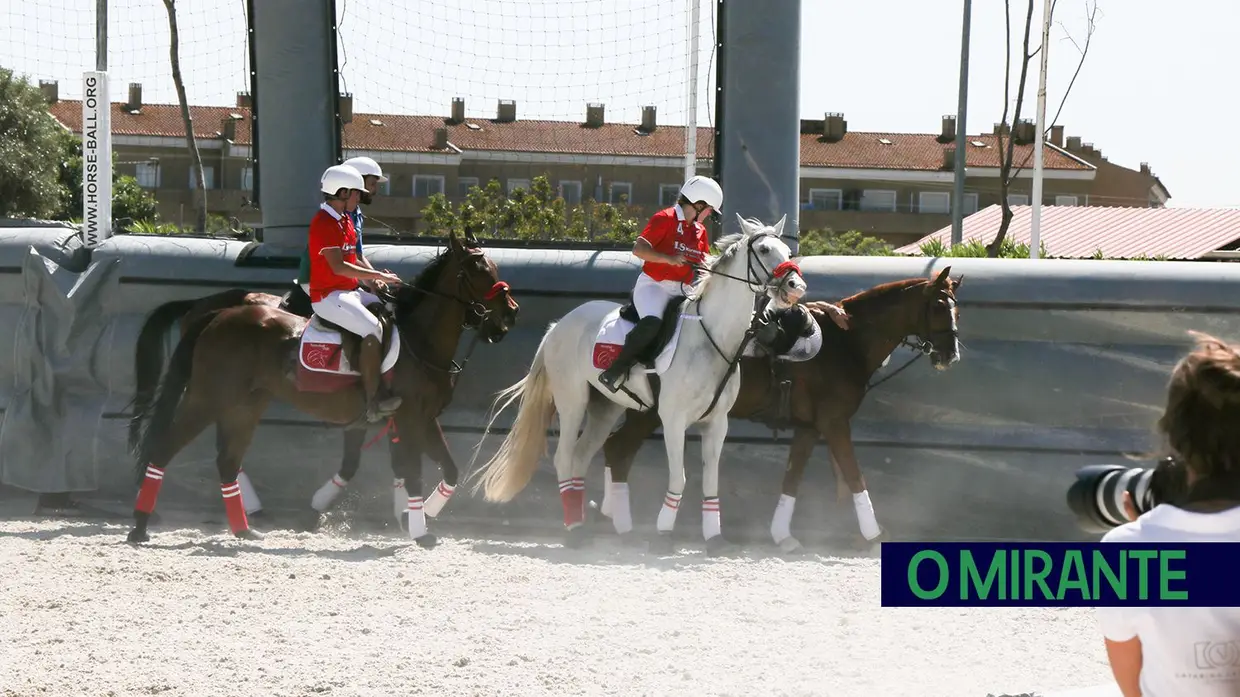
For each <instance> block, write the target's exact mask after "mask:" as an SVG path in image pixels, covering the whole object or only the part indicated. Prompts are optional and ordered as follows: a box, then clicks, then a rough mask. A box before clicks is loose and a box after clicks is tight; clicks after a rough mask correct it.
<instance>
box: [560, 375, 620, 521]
mask: <svg viewBox="0 0 1240 697" xmlns="http://www.w3.org/2000/svg"><path fill="white" fill-rule="evenodd" d="M624 411H625V410H624V407H623V406H622V405H619V404H616V403H614V402H612V401H610V400H607V399H604V398H602V397H595V398H592V399H591V401H590V405H589V406H588V407H587V408H586V421H585V427H584V428H582V432H581V438H580V439H579V440H578V441H577V446H576V448H575V451H574V453H573V477H574V478H575V479H576V480H577V481H579V482H581V484H582V487H583V488H584V486H585V477H586V473H588V472H589V470H590V464H591V463H592V462H593V460H594V456H595V455H597V454H598V451H599V450H601V449H602V447H603V443H604V442H606V440H607V437H608V436H610V435H611V430H612V429H613V428H615V426H616V422H618V421H619V420H620V417H622V416H624ZM605 479H606V481H605V482H604V486H605V487H611V489H612V490H611V491H605V492H604V496H606V497H607V498H605V499H604V500H607V501H609V503H610V506H609V508H610V510H609V511H608V513H609V514H610V516H609V517H611V519H612V524H613V525H614V526H615V529H616V533H617V534H619V535H620V536H621V539H624V540H631V536H630V535H631V533H632V531H633V518H632V515H631V514H630V512H629V490H628V486H629V485H628V482H623V483H621V484H620V485H619V486H616V485H613V484H612V482H611V481H610V480H611V478H610V477H606V478H605Z"/></svg>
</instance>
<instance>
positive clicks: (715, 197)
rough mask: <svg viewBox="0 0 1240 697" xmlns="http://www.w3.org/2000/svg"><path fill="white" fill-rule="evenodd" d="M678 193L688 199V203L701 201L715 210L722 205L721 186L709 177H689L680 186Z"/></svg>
mask: <svg viewBox="0 0 1240 697" xmlns="http://www.w3.org/2000/svg"><path fill="white" fill-rule="evenodd" d="M680 195H681V196H684V197H685V198H687V199H689V202H690V203H697V202H698V201H702V202H704V203H706V205H708V206H710V207H711V208H714V209H715V210H719V209H720V207H721V206H723V188H722V187H720V186H719V182H717V181H715V180H714V179H711V178H710V177H703V176H701V175H698V176H696V177H690V178H689V181H686V182H685V185H684V186H682V187H680Z"/></svg>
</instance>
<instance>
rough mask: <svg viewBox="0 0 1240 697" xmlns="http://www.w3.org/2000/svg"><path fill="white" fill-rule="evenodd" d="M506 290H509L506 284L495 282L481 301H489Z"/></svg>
mask: <svg viewBox="0 0 1240 697" xmlns="http://www.w3.org/2000/svg"><path fill="white" fill-rule="evenodd" d="M508 290H510V289H509V288H508V284H507V283H504V282H503V281H496V282H495V285H493V286H491V290H488V291H487V294H486V295H484V296H483V299H485V300H490V299H492V298H494V297H495V296H497V295H499V294H500V293H503V292H505V291H508Z"/></svg>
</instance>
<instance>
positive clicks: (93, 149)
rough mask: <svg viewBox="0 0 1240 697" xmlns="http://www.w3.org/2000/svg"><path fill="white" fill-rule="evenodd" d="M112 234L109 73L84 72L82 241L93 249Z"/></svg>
mask: <svg viewBox="0 0 1240 697" xmlns="http://www.w3.org/2000/svg"><path fill="white" fill-rule="evenodd" d="M111 236H112V102H111V99H110V98H109V96H108V74H107V73H105V72H98V71H94V70H91V71H87V72H85V73H83V75H82V242H83V243H85V245H86V247H87V248H90V249H94V248H95V247H98V246H99V245H100V244H102V243H103V241H104V240H106V239H108V238H109V237H111Z"/></svg>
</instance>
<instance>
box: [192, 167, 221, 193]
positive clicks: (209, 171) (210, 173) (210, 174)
mask: <svg viewBox="0 0 1240 697" xmlns="http://www.w3.org/2000/svg"><path fill="white" fill-rule="evenodd" d="M202 176H203V178H204V179H206V181H207V188H208V189H214V188H215V168H214V167H212V166H210V165H203V166H202ZM189 188H191V189H197V188H198V169H197V168H196V167H194V166H193V165H190V167H189Z"/></svg>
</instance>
